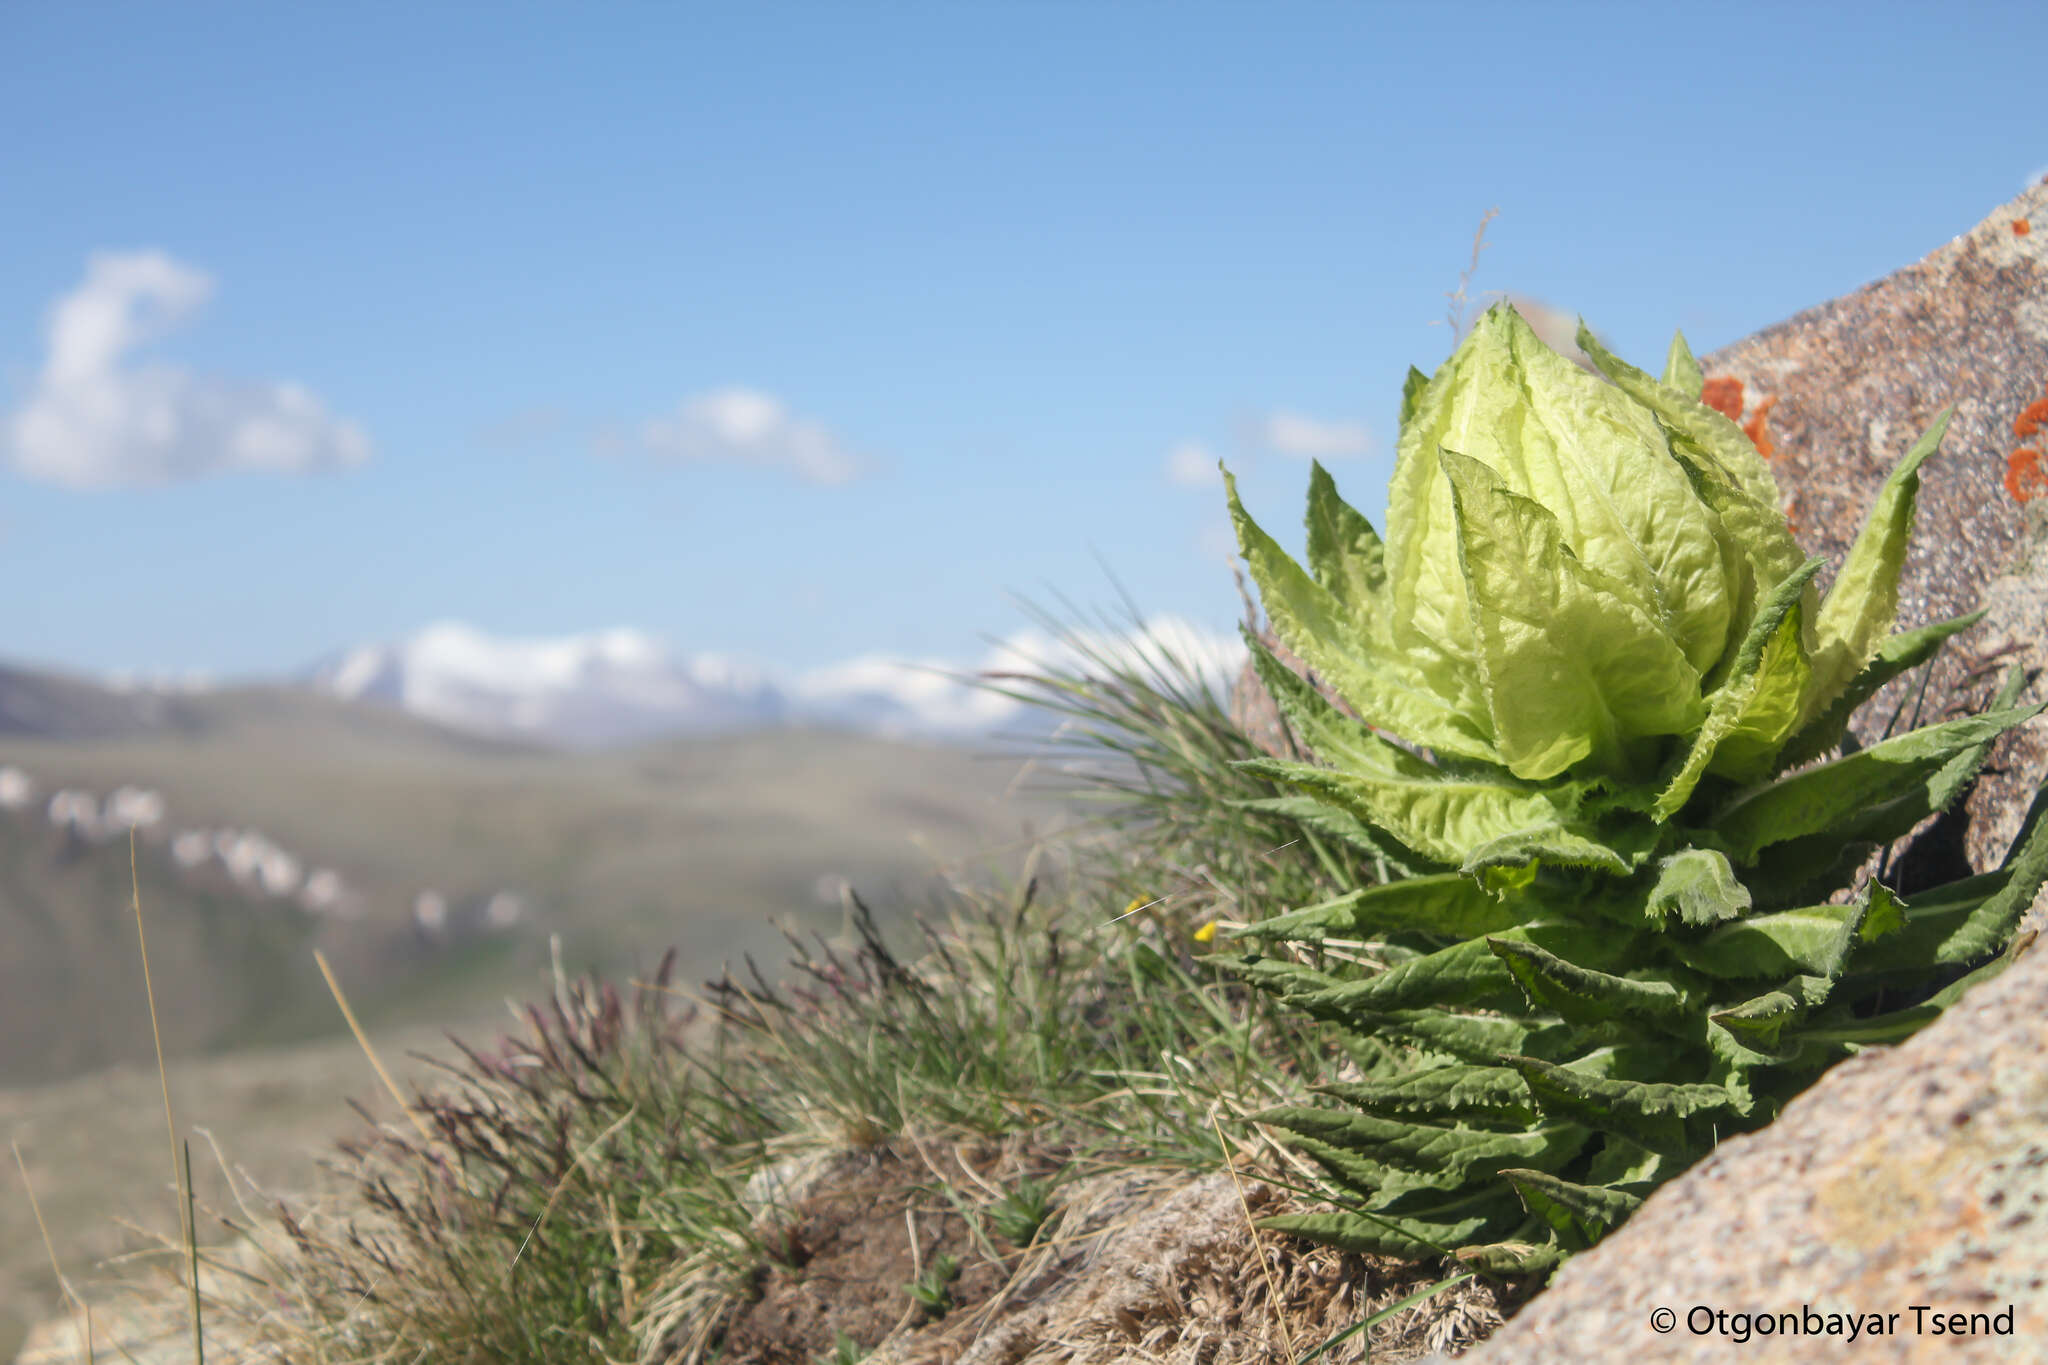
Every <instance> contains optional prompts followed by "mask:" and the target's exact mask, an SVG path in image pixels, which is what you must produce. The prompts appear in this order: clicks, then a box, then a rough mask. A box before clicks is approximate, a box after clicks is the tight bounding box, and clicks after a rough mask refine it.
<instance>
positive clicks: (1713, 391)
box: [1700, 374, 1742, 422]
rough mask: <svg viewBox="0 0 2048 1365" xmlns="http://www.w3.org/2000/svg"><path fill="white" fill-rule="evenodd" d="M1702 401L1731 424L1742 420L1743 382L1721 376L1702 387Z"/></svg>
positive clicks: (1716, 376) (1728, 376)
mask: <svg viewBox="0 0 2048 1365" xmlns="http://www.w3.org/2000/svg"><path fill="white" fill-rule="evenodd" d="M1700 401H1701V402H1702V403H1705V404H1706V405H1707V406H1708V407H1710V408H1712V409H1713V410H1714V411H1715V412H1718V413H1720V414H1721V415H1722V416H1723V417H1726V418H1727V419H1728V420H1729V421H1731V422H1740V421H1741V420H1742V381H1741V380H1740V379H1737V378H1735V377H1734V376H1733V375H1726V374H1719V375H1715V376H1714V377H1713V378H1712V379H1709V380H1708V381H1707V382H1706V383H1705V384H1702V385H1701V386H1700Z"/></svg>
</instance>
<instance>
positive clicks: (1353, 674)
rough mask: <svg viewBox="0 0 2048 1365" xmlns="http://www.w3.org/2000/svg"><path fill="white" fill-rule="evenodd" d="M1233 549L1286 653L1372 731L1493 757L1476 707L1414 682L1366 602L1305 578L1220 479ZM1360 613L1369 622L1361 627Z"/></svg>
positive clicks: (1231, 485)
mask: <svg viewBox="0 0 2048 1365" xmlns="http://www.w3.org/2000/svg"><path fill="white" fill-rule="evenodd" d="M1224 488H1225V490H1226V492H1227V493H1228V496H1229V501H1230V515H1231V520H1232V522H1233V524H1234V525H1235V526H1236V528H1237V539H1238V548H1239V551H1240V553H1242V554H1243V556H1244V560H1245V564H1246V566H1247V567H1249V568H1250V570H1251V575H1252V580H1253V581H1254V582H1255V583H1257V584H1258V587H1259V601H1260V603H1261V605H1263V606H1264V608H1265V610H1266V616H1267V618H1268V619H1269V620H1270V621H1271V622H1272V623H1273V631H1274V633H1275V634H1276V635H1278V636H1279V637H1280V639H1281V641H1282V642H1283V643H1284V644H1286V646H1287V647H1288V648H1289V649H1291V650H1293V651H1294V652H1295V653H1296V654H1298V655H1299V656H1301V659H1302V660H1303V662H1305V663H1306V664H1307V665H1308V666H1309V667H1310V668H1312V669H1314V670H1315V671H1316V672H1317V673H1319V674H1320V675H1322V677H1323V678H1324V679H1325V680H1326V681H1327V682H1328V683H1329V684H1330V686H1332V687H1333V688H1335V689H1336V690H1337V693H1338V695H1340V696H1342V697H1343V698H1344V699H1345V700H1346V701H1347V702H1349V703H1350V704H1351V705H1352V707H1353V708H1354V709H1356V710H1357V712H1358V714H1359V715H1360V716H1362V717H1364V718H1365V720H1366V721H1367V722H1368V723H1370V724H1373V725H1377V726H1379V727H1380V728H1382V729H1385V730H1389V731H1391V732H1393V733H1395V734H1398V735H1401V736H1402V737H1404V738H1406V739H1408V740H1410V741H1412V742H1414V743H1417V744H1426V745H1428V746H1429V747H1430V748H1432V749H1436V750H1440V751H1441V752H1443V753H1447V754H1458V755H1460V756H1462V757H1465V758H1477V759H1494V758H1497V757H1498V755H1497V752H1496V751H1495V749H1494V747H1493V743H1492V740H1491V737H1490V736H1489V735H1488V734H1487V733H1486V730H1485V723H1486V722H1485V715H1484V712H1483V711H1482V710H1480V709H1479V708H1478V707H1476V706H1475V707H1473V708H1472V709H1470V710H1460V709H1459V708H1458V707H1457V706H1456V705H1455V704H1450V703H1447V702H1446V701H1445V699H1444V697H1443V695H1442V694H1440V693H1438V692H1436V691H1434V690H1432V689H1431V688H1430V687H1429V686H1428V685H1427V684H1426V682H1425V681H1424V680H1423V679H1421V678H1418V677H1417V676H1416V675H1415V672H1414V669H1413V666H1412V664H1411V663H1410V661H1409V660H1408V659H1407V658H1405V657H1404V656H1403V655H1402V654H1401V653H1400V652H1398V651H1396V650H1394V649H1392V648H1391V647H1390V646H1389V645H1388V644H1387V642H1386V638H1385V631H1386V629H1387V623H1386V622H1385V621H1384V620H1382V619H1380V618H1379V617H1378V616H1376V615H1370V613H1371V612H1373V610H1374V608H1373V606H1372V603H1371V602H1370V601H1366V602H1349V603H1347V602H1343V601H1339V600H1338V598H1337V597H1336V596H1335V595H1334V594H1332V593H1331V592H1330V590H1329V589H1327V588H1325V587H1323V586H1322V585H1321V584H1319V583H1317V582H1316V581H1315V580H1314V579H1313V578H1311V577H1309V575H1308V573H1307V571H1305V570H1304V569H1303V568H1302V567H1301V566H1300V565H1299V564H1296V563H1295V562H1294V561H1293V559H1291V558H1289V557H1288V555H1287V552H1286V551H1284V550H1282V549H1281V548H1280V545H1279V543H1278V542H1277V541H1275V540H1274V539H1273V538H1272V537H1271V536H1269V535H1267V534H1266V532H1265V531H1263V530H1262V529H1260V527H1259V524H1258V523H1257V522H1255V521H1253V520H1252V518H1251V515H1250V514H1249V513H1247V512H1246V511H1245V510H1244V504H1243V503H1241V502H1239V501H1238V496H1237V481H1236V480H1235V478H1233V477H1232V476H1231V475H1229V474H1228V473H1226V474H1225V475H1224ZM1361 613H1367V614H1368V619H1364V620H1361Z"/></svg>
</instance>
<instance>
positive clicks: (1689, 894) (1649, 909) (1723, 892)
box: [1643, 848, 1751, 924]
mask: <svg viewBox="0 0 2048 1365" xmlns="http://www.w3.org/2000/svg"><path fill="white" fill-rule="evenodd" d="M1750 904H1751V901H1750V894H1749V888H1748V887H1746V886H1744V885H1743V884H1742V882H1741V880H1740V879H1739V878H1738V877H1737V876H1736V875H1735V869H1734V868H1733V867H1731V866H1730V865H1729V863H1728V859H1727V857H1726V855H1724V854H1721V853H1718V852H1716V851H1715V850H1713V849H1704V848H1687V849H1681V850H1679V851H1678V852H1677V853H1674V854H1672V855H1671V856H1670V857H1668V858H1665V859H1664V860H1663V861H1661V862H1659V863H1658V864H1657V884H1656V885H1655V886H1652V887H1651V888H1650V897H1649V900H1648V901H1647V902H1646V903H1645V905H1644V907H1643V909H1644V912H1645V913H1646V914H1647V915H1648V916H1649V918H1650V919H1651V920H1653V921H1655V922H1657V923H1660V924H1661V923H1662V922H1663V921H1664V920H1665V919H1667V918H1668V917H1670V916H1672V915H1676V916H1678V919H1679V921H1680V922H1681V923H1683V924H1717V923H1719V922H1720V921H1722V920H1726V919H1734V918H1736V917H1737V916H1739V915H1746V914H1748V913H1749V908H1750Z"/></svg>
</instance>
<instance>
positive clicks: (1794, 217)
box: [0, 3, 2048, 676]
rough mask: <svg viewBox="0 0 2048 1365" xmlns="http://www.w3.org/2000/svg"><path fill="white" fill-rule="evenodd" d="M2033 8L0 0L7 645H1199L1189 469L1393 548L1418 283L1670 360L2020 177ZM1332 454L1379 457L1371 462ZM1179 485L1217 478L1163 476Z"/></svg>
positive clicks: (1255, 501) (1967, 222)
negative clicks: (1156, 630)
mask: <svg viewBox="0 0 2048 1365" xmlns="http://www.w3.org/2000/svg"><path fill="white" fill-rule="evenodd" d="M2044 39H2048V9H2043V8H2042V7H2040V6H2037V5H2011V6H2004V7H1992V6H1969V5H1960V4H1954V3H1948V4H1942V5H1920V6H1903V5H1887V6H1882V7H1862V6H1857V7H1850V6H1829V7H1814V8H1811V9H1808V10H1807V11H1805V12H1804V13H1795V14H1790V15H1788V14H1785V13H1781V12H1779V10H1778V8H1777V7H1770V8H1764V7H1756V8H1745V7H1743V6H1739V5H1723V6H1718V7H1715V8H1713V9H1712V10H1711V11H1701V10H1699V9H1698V8H1696V7H1676V6H1640V7H1634V8H1632V9H1631V8H1625V7H1621V6H1583V7H1570V6H1559V5H1550V6H1527V5H1513V6H1477V7H1475V6H1453V5H1438V6H1383V7H1382V6H1366V5H1355V6H1338V5H1285V4H1283V5H1272V6H1251V5H1244V6H1234V7H1225V6H1198V5H1185V4H1183V5H1172V6H1167V5H1155V4H1138V3H1132V4H1120V5H1102V6H1081V5H1065V4H1045V3H1040V4H1028V5H1027V4H1011V5H999V4H974V5H969V4H958V5H950V6H920V5H910V4H898V3H892V4H886V5H883V4H873V5H864V6H861V5H832V6H822V5H821V6H791V5H782V6H774V5H761V6H716V7H715V6H697V7H684V6H662V7H653V6H650V7H644V8H643V7H618V6H614V7H575V8H571V7H568V6H561V7H542V6H495V5H494V6H483V7H476V8H467V9H466V8H461V7H456V6H450V5H438V6H426V7H417V8H416V9H415V7H405V8H392V9H383V8H379V7H375V6H362V5H356V6H334V7H327V8H324V9H319V10H316V9H314V8H313V7H310V6H262V7H258V6H253V5H252V6H231V5H208V6H183V7H171V6H137V7H133V8H128V7H120V6H111V5H92V6H78V5H71V6H60V5H42V6H29V5H14V6H9V7H7V8H6V9H5V10H4V11H0V119H4V126H5V127H6V128H7V129H8V130H9V131H10V134H11V136H10V137H9V138H8V139H7V142H8V150H7V151H6V152H5V153H4V160H0V169H4V182H0V183H4V184H5V185H6V199H7V211H6V222H7V227H6V231H5V240H6V242H7V250H6V251H5V253H4V255H0V469H4V472H0V572H4V573H5V574H6V575H7V577H8V578H9V580H10V581H11V582H12V583H13V584H14V588H13V590H12V591H10V592H8V593H6V594H4V595H0V657H4V658H11V659H17V660H32V661H42V662H55V663H62V664H66V665H70V666H73V667H77V668H83V669H92V670H110V669H122V668H129V669H140V670H145V671H159V670H162V671H182V670H192V669H198V670H205V671H207V672H210V673H213V674H216V675H230V676H232V675H242V674H254V673H266V672H275V671H282V670H287V669H292V668H295V667H297V666H299V665H301V664H303V663H305V662H306V661H308V660H310V659H311V658H313V657H315V656H317V655H320V654H323V653H325V652H327V651H329V650H331V649H333V648H336V647H338V646H342V645H347V644H351V643H355V642H362V641H373V640H382V639H389V638H393V637H397V636H401V635H405V634H407V633H409V632H411V631H413V630H415V629H417V628H418V627H420V626H422V625H424V624H426V623H428V622H431V621H435V620H442V619H449V618H455V619H461V620H465V621H469V622H473V623H474V624H476V625H478V626H480V627H482V628H484V629H486V630H489V631H493V632H497V633H499V634H506V635H552V634H564V633H570V632H579V631H585V630H591V629H595V628H599V627H605V626H613V625H629V626H634V627H638V628H641V629H644V630H648V631H652V632H654V633H656V634H657V635H660V636H663V637H665V638H666V639H668V640H669V641H671V642H672V643H673V644H674V645H676V646H677V647H678V648H680V649H683V650H719V651H727V652H734V653H738V654H741V655H744V656H749V657H752V658H754V659H757V660H760V661H762V662H765V663H767V664H769V665H771V666H775V667H781V668H790V669H799V668H808V667H812V666H816V665H820V664H825V663H828V662H831V661H833V660H836V659H840V658H844V657H847V656H850V655H855V654H862V653H867V652H872V651H881V652H886V653H894V654H902V655H913V656H921V657H939V658H953V659H968V658H972V657H975V656H977V655H978V654H979V653H980V650H981V643H980V642H981V638H982V637H983V636H984V635H987V634H1003V633H1007V632H1009V631H1010V630H1012V629H1014V628H1016V627H1017V626H1018V625H1019V624H1020V622H1021V618H1020V617H1019V616H1018V614H1017V613H1016V611H1015V610H1014V609H1013V608H1012V607H1011V606H1010V605H1009V604H1008V602H1007V601H1006V599H1005V593H1006V592H1009V591H1016V592H1021V593H1023V594H1025V595H1027V596H1033V597H1040V598H1043V597H1045V596H1047V595H1048V594H1049V593H1050V592H1051V591H1053V590H1058V591H1061V592H1065V593H1067V594H1068V595H1070V596H1072V597H1074V598H1075V599H1077V600H1078V601H1080V602H1082V603H1084V604H1095V603H1103V602H1107V601H1108V600H1109V599H1110V594H1111V589H1110V585H1109V581H1108V579H1107V578H1106V577H1105V575H1104V573H1103V571H1102V569H1101V567H1100V566H1099V565H1098V563H1097V561H1096V559H1095V555H1096V554H1098V553H1099V554H1100V555H1101V556H1102V558H1103V559H1104V560H1106V562H1107V563H1108V565H1109V566H1110V568H1111V569H1113V570H1114V572H1115V573H1116V574H1117V576H1118V577H1119V578H1120V579H1121V580H1122V581H1123V582H1124V583H1125V584H1126V585H1127V586H1128V587H1129V589H1130V590H1131V592H1132V594H1133V596H1134V597H1135V598H1136V599H1137V601H1138V602H1139V603H1140V604H1141V605H1142V606H1143V607H1144V608H1145V609H1147V610H1148V611H1152V612H1160V613H1175V614H1178V615H1181V616H1184V617H1186V618H1188V619H1190V620H1192V621H1195V622H1198V623H1201V624H1203V625H1206V626H1210V627H1212V628H1215V629H1219V630H1227V629H1229V628H1230V626H1231V624H1232V622H1233V621H1234V620H1235V618H1236V616H1237V614H1238V602H1237V598H1236V594H1235V591H1234V589H1233V588H1232V586H1231V583H1230V579H1229V575H1228V571H1227V569H1226V567H1225V564H1224V559H1223V557H1222V553H1221V550H1220V549H1219V545H1220V541H1221V534H1222V532H1223V529H1224V526H1225V519H1224V516H1223V512H1222V506H1221V494H1220V491H1219V490H1218V489H1217V488H1215V487H1214V486H1213V485H1209V484H1194V485H1189V484H1184V483H1181V482H1177V481H1176V480H1175V479H1174V478H1173V477H1172V471H1173V468H1174V462H1175V459H1176V456H1175V452H1176V451H1182V450H1183V448H1184V447H1196V448H1198V449H1199V451H1200V452H1201V453H1202V454H1204V455H1206V456H1210V457H1213V456H1216V455H1221V456H1223V457H1225V458H1226V459H1228V460H1229V462H1230V464H1231V466H1232V468H1233V469H1237V470H1240V471H1241V481H1242V486H1243V489H1244V492H1245V495H1246V499H1247V501H1248V503H1249V504H1250V505H1251V506H1252V508H1253V510H1254V512H1255V513H1257V514H1258V515H1260V516H1261V518H1262V520H1264V521H1266V522H1267V523H1268V524H1269V525H1277V526H1280V527H1287V526H1291V525H1293V524H1295V523H1296V521H1297V519H1298V515H1299V508H1300V504H1301V498H1302V494H1303V490H1304V489H1305V486H1306V478H1307V459H1306V457H1305V455H1304V454H1302V453H1301V452H1303V451H1306V450H1310V449H1321V450H1324V451H1326V452H1328V460H1327V463H1329V464H1330V466H1331V468H1332V470H1333V471H1334V472H1335V473H1336V474H1337V477H1338V479H1339V482H1340V484H1341V485H1342V486H1343V487H1344V488H1345V489H1346V491H1347V492H1348V493H1350V494H1351V495H1352V496H1353V498H1354V500H1355V501H1357V502H1358V503H1359V504H1360V505H1361V506H1362V507H1364V508H1366V509H1368V510H1369V511H1371V512H1373V513H1374V514H1377V511H1378V509H1379V508H1380V506H1381V505H1382V503H1383V496H1384V495H1383V486H1384V483H1385V480H1386V477H1387V474H1388V471H1389V468H1390V464H1389V459H1390V446H1391V442H1392V438H1393V434H1394V433H1393V428H1394V411H1395V404H1396V400H1397V397H1398V393H1399V389H1400V384H1401V378H1402V375H1403V373H1404V372H1405V369H1406V367H1407V366H1408V365H1409V364H1411V363H1413V364H1418V365H1421V366H1422V367H1423V368H1425V369H1428V368H1431V367H1433V366H1434V365H1435V363H1436V362H1437V361H1438V360H1440V359H1441V358H1442V356H1443V355H1444V353H1445V352H1446V350H1447V349H1448V345H1449V340H1450V337H1449V333H1448V330H1447V329H1446V328H1444V327H1442V326H1440V325H1432V324H1433V323H1435V322H1436V321H1437V320H1438V319H1439V318H1441V317H1442V315H1443V313H1444V308H1445V300H1444V292H1445V291H1446V290H1448V289H1450V288H1452V287H1453V286H1454V285H1455V284H1456V282H1457V278H1458V274H1459V271H1460V269H1461V268H1462V267H1463V266H1464V265H1465V263H1466V258H1467V254H1468V252H1469V249H1470V244H1471V239H1472V234H1473V230H1474V228H1475V226H1476V225H1477V223H1478V222H1479V220H1480V217H1481V215H1482V214H1483V213H1484V212H1485V211H1486V210H1487V209H1489V208H1492V207H1498V209H1499V217H1498V218H1497V219H1495V220H1494V222H1493V224H1492V226H1491V228H1490V229H1489V232H1488V239H1487V240H1488V248H1487V250H1486V252H1485V255H1484V257H1483V260H1482V264H1481V267H1480V270H1479V273H1478V276H1477V278H1476V280H1475V286H1474V287H1475V289H1477V290H1481V291H1486V290H1501V291H1513V292H1515V293H1518V294H1526V295H1529V296H1533V297H1536V298H1540V299H1543V300H1546V301H1548V302H1549V303H1551V304H1554V305H1556V306H1558V307H1560V308H1563V309H1566V310H1568V311H1573V312H1579V313H1583V314H1584V315H1585V316H1586V317H1587V318H1588V319H1589V320H1590V321H1591V322H1592V323H1593V324H1594V325H1595V326H1596V327H1597V328H1598V329H1599V330H1600V331H1602V332H1603V333H1604V334H1605V335H1606V336H1607V337H1609V338H1610V340H1612V341H1613V342H1614V343H1615V344H1616V346H1617V347H1618V348H1619V349H1620V351H1621V352H1622V354H1624V355H1627V356H1632V357H1637V358H1641V359H1645V360H1648V361H1654V360H1655V359H1656V358H1658V357H1660V356H1661V355H1662V353H1663V348H1664V345H1665V343H1666V341H1667V340H1668V338H1669V334H1670V330H1671V328H1672V327H1674V326H1679V327H1683V328H1684V329H1685V330H1686V332H1687V334H1688V336H1690V337H1691V339H1692V340H1693V342H1694V343H1695V345H1696V347H1697V348H1698V349H1700V350H1702V351H1704V350H1706V349H1709V348H1711V347H1714V346H1717V345H1720V344H1723V343H1725V342H1728V341H1731V340H1734V339H1736V338H1738V337H1740V336H1743V335H1745V334H1747V333H1749V332H1751V331H1754V330H1755V329H1757V328H1759V327H1762V326H1765V325H1767V324H1769V323H1772V322H1775V321H1777V320H1779V319H1781V318H1783V317H1785V316H1787V315H1789V314H1790V313H1792V312H1795V311H1797V310H1798V309H1800V308H1803V307H1807V306H1810V305H1812V304H1815V303H1819V302H1821V301H1824V300H1826V299H1828V298H1831V297H1833V296H1835V295H1837V294H1840V293H1842V292H1844V291H1846V290H1849V289H1852V288H1854V287H1855V286H1857V285H1859V284H1862V283H1865V282H1867V281H1869V280H1871V279H1874V278H1876V277H1878V276H1880V275H1883V274H1885V273H1887V272H1889V271H1891V270H1893V269H1895V268H1897V267H1898V266H1900V265H1903V264H1905V263H1907V262H1909V261H1912V260H1915V259H1917V258H1918V257H1920V256H1921V255H1923V254H1925V253H1926V252H1927V251H1929V250H1931V249H1933V248H1934V247H1936V246H1938V245H1940V244H1941V243H1942V242H1944V241H1946V240H1948V239H1949V238H1950V237H1952V236H1954V235H1956V234H1958V233H1960V232H1963V231H1965V230H1967V229H1968V228H1970V227H1971V226H1973V225H1974V224H1975V223H1976V222H1977V221H1978V220H1979V219H1980V218H1982V217H1983V216H1984V215H1985V214H1986V213H1987V212H1988V211H1989V210H1991V209H1992V208H1993V207H1995V206H1996V205H1998V204H1999V203H2001V202H2003V201H2005V200H2006V199H2009V198H2010V197H2012V196H2013V195H2014V194H2016V193H2017V192H2018V191H2019V190H2020V189H2021V188H2022V187H2023V186H2024V184H2025V183H2026V182H2027V180H2028V178H2029V177H2030V176H2031V175H2035V174H2039V173H2041V172H2042V171H2043V170H2048V118H2044V117H2043V114H2042V105H2041V89H2042V84H2041V79H2040V70H2041V67H2040V53H2041V52H2043V51H2044V50H2048V43H2044V41H2043V40H2044ZM1361 447H1364V449H1363V453H1360V448H1361ZM1179 460H1180V463H1181V464H1182V465H1184V466H1191V465H1195V464H1198V463H1200V461H1199V459H1198V458H1197V457H1196V455H1195V454H1193V453H1189V452H1184V453H1182V454H1181V455H1180V456H1179Z"/></svg>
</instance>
